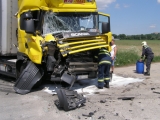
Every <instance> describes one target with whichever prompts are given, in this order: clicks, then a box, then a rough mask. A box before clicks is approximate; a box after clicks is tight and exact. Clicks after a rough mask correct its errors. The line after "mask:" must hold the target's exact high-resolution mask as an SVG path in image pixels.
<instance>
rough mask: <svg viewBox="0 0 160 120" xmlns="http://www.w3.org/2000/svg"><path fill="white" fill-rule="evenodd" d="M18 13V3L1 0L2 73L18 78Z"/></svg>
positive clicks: (0, 55)
mask: <svg viewBox="0 0 160 120" xmlns="http://www.w3.org/2000/svg"><path fill="white" fill-rule="evenodd" d="M17 11H18V6H17V1H15V0H0V73H1V74H4V75H7V76H10V77H16V69H15V62H16V58H17V48H16V47H15V46H14V45H17V36H16V34H17V33H16V31H17V19H16V18H15V17H14V15H15V13H16V12H17ZM13 44H14V45H13Z"/></svg>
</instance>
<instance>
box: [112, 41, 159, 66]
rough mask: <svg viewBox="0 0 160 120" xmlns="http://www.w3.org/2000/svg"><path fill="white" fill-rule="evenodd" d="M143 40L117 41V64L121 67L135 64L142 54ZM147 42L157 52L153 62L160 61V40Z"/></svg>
mask: <svg viewBox="0 0 160 120" xmlns="http://www.w3.org/2000/svg"><path fill="white" fill-rule="evenodd" d="M141 42H142V41H140V40H118V41H116V42H115V44H116V45H117V58H116V62H115V66H117V67H120V66H127V65H135V64H136V62H137V60H139V59H140V56H141V54H142V46H141ZM147 43H148V45H149V46H150V47H151V48H152V50H153V52H154V54H155V57H154V59H153V62H160V40H150V41H149V40H148V41H147Z"/></svg>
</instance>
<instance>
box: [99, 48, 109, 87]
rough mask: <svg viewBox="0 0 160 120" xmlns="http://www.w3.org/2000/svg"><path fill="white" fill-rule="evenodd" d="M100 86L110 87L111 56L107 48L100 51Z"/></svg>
mask: <svg viewBox="0 0 160 120" xmlns="http://www.w3.org/2000/svg"><path fill="white" fill-rule="evenodd" d="M98 64H99V65H98V86H97V87H98V88H99V89H103V87H106V88H109V82H110V67H111V56H110V53H109V51H108V50H107V49H106V48H101V49H100V50H99V52H98Z"/></svg>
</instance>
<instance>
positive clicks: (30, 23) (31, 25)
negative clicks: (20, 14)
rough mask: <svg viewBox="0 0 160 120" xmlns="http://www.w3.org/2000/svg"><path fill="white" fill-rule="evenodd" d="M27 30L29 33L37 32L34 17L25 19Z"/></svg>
mask: <svg viewBox="0 0 160 120" xmlns="http://www.w3.org/2000/svg"><path fill="white" fill-rule="evenodd" d="M25 32H26V33H29V34H34V33H35V28H34V20H33V19H29V20H25Z"/></svg>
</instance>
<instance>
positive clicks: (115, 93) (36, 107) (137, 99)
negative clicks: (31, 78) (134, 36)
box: [0, 63, 160, 120]
mask: <svg viewBox="0 0 160 120" xmlns="http://www.w3.org/2000/svg"><path fill="white" fill-rule="evenodd" d="M159 66H160V63H154V64H152V66H151V76H150V77H146V76H144V75H143V74H137V73H135V69H136V68H135V66H129V67H121V68H115V74H116V75H120V76H123V77H125V78H128V77H132V78H141V79H144V80H143V81H142V82H136V83H130V84H128V85H124V86H121V87H114V86H111V88H110V89H106V88H105V89H103V90H99V89H96V92H94V94H92V95H87V93H84V94H85V97H86V99H87V101H86V103H85V106H82V107H80V108H77V109H75V110H71V111H68V112H65V111H63V110H59V109H58V108H57V107H56V106H55V104H54V101H55V100H57V99H58V98H57V95H54V94H48V93H47V92H45V91H44V87H43V86H40V87H39V88H38V89H34V90H33V91H32V92H30V93H29V94H26V95H19V94H16V93H15V92H14V90H13V85H14V82H15V80H14V79H12V78H9V77H6V76H2V75H0V120H22V119H23V120H55V119H59V120H99V119H104V120H159V118H160V114H159V111H160V81H159V80H160V79H159V78H160V74H159V71H160V67H159ZM93 81H94V82H96V80H92V82H93ZM89 83H90V81H81V82H79V83H76V84H75V85H77V84H80V85H81V86H82V87H84V86H87V85H89ZM53 84H54V83H53ZM83 85H84V86H83ZM125 98H127V99H125Z"/></svg>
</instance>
